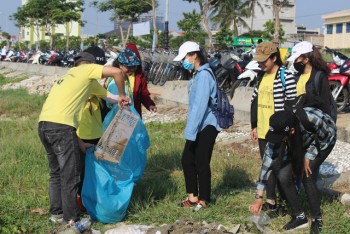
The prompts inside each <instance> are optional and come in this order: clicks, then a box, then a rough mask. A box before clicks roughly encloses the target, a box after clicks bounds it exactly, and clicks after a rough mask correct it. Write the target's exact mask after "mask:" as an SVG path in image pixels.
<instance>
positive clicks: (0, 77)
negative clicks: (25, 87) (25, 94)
mask: <svg viewBox="0 0 350 234" xmlns="http://www.w3.org/2000/svg"><path fill="white" fill-rule="evenodd" d="M27 78H28V77H17V78H6V77H5V76H4V75H0V86H1V85H4V84H10V83H17V82H20V81H22V80H25V79H27Z"/></svg>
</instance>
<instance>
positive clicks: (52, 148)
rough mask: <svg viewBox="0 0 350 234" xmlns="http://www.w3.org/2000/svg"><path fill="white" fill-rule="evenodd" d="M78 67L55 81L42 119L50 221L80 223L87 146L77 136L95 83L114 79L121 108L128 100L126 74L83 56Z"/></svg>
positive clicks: (87, 54) (78, 57)
mask: <svg viewBox="0 0 350 234" xmlns="http://www.w3.org/2000/svg"><path fill="white" fill-rule="evenodd" d="M74 62H75V66H76V67H73V68H71V69H69V70H68V71H67V73H66V74H65V75H64V76H62V77H61V78H60V79H58V80H57V81H56V83H55V84H54V86H53V87H52V89H51V91H50V93H49V96H48V97H47V99H46V101H45V103H44V105H43V108H42V111H41V114H40V116H39V127H38V132H39V137H40V140H41V142H42V144H43V145H44V147H45V150H46V152H47V156H48V162H49V167H50V181H49V195H50V214H51V217H50V220H51V221H53V222H60V223H63V222H70V221H71V220H72V221H77V220H79V219H80V209H79V207H78V206H77V202H76V197H77V192H78V187H79V183H80V152H81V151H83V152H84V151H85V148H86V147H89V146H90V144H85V143H84V142H83V141H81V140H80V139H79V137H78V136H77V134H76V129H77V128H78V126H79V120H80V116H81V115H80V113H81V111H82V109H83V107H84V105H85V103H86V101H87V99H88V97H89V96H90V94H91V92H92V91H93V90H92V87H93V84H94V83H95V82H97V80H96V79H98V78H104V77H108V76H112V77H113V79H114V81H115V82H116V84H117V86H118V91H119V98H118V104H119V105H120V106H125V105H127V104H128V103H129V99H128V98H127V97H126V96H125V93H124V89H125V87H124V81H125V74H124V73H123V72H122V71H121V70H120V69H118V68H115V67H111V66H105V67H104V66H102V65H97V64H93V63H95V57H94V56H93V55H92V54H90V53H87V52H81V53H79V54H78V55H77V56H76V57H75V58H74Z"/></svg>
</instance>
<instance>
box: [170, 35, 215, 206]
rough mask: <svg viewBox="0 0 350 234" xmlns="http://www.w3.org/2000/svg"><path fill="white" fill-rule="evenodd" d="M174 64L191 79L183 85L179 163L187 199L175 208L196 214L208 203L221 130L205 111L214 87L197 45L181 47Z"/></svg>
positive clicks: (211, 115)
mask: <svg viewBox="0 0 350 234" xmlns="http://www.w3.org/2000/svg"><path fill="white" fill-rule="evenodd" d="M174 61H182V66H183V68H184V69H186V70H188V71H189V72H190V73H191V74H192V77H193V78H192V79H191V80H190V81H189V82H188V85H187V89H188V97H189V102H188V103H189V105H188V115H187V123H186V129H185V134H184V137H185V139H186V143H185V147H184V151H183V154H182V160H181V163H182V167H183V171H184V176H185V184H186V192H187V194H188V197H187V199H186V200H184V201H183V202H181V203H180V204H179V206H180V207H195V209H194V211H198V210H200V209H201V208H203V207H206V206H207V203H208V202H210V193H211V171H210V160H211V156H212V152H213V148H214V144H215V139H216V137H217V135H218V133H219V131H220V130H221V129H220V127H219V124H218V122H217V120H216V118H215V116H214V114H213V112H212V111H211V109H210V107H209V102H212V103H215V102H216V92H217V85H216V81H215V80H214V77H213V75H212V74H213V73H212V71H211V69H210V67H209V64H208V62H207V58H206V54H205V52H204V51H203V50H202V49H201V48H200V47H199V45H198V44H197V43H195V42H192V41H187V42H185V43H183V44H182V45H181V47H180V49H179V54H178V56H176V57H175V59H174Z"/></svg>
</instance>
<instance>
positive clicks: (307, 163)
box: [304, 158, 312, 177]
mask: <svg viewBox="0 0 350 234" xmlns="http://www.w3.org/2000/svg"><path fill="white" fill-rule="evenodd" d="M304 171H305V175H306V177H309V176H310V175H311V174H312V171H311V168H310V159H308V158H304Z"/></svg>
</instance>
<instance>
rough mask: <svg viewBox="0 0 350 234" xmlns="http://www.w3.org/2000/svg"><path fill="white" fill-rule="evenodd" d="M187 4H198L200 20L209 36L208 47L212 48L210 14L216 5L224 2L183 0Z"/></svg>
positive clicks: (217, 0)
mask: <svg viewBox="0 0 350 234" xmlns="http://www.w3.org/2000/svg"><path fill="white" fill-rule="evenodd" d="M183 1H187V2H190V3H191V2H197V3H198V4H199V9H200V19H201V22H202V25H203V28H204V30H205V32H206V33H207V35H208V47H212V37H213V35H212V33H211V30H210V27H209V20H208V13H209V12H210V10H211V9H212V7H213V6H214V5H216V4H217V3H219V2H221V1H222V0H220V1H219V0H183Z"/></svg>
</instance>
